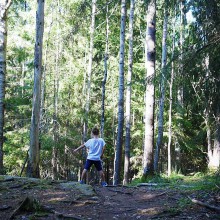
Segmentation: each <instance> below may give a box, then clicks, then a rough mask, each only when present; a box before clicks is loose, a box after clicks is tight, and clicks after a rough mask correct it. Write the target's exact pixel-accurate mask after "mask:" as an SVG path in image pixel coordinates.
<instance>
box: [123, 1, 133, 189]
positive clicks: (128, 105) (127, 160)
mask: <svg viewBox="0 0 220 220" xmlns="http://www.w3.org/2000/svg"><path fill="white" fill-rule="evenodd" d="M134 9H135V0H131V3H130V17H129V54H128V76H127V92H126V102H125V106H126V113H125V120H126V125H125V126H126V135H125V161H124V181H123V184H124V185H127V184H128V182H129V168H130V139H131V135H130V131H131V79H132V68H133V26H134Z"/></svg>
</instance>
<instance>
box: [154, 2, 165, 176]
mask: <svg viewBox="0 0 220 220" xmlns="http://www.w3.org/2000/svg"><path fill="white" fill-rule="evenodd" d="M165 4H166V3H165ZM167 22H168V15H167V7H166V5H165V10H164V23H163V39H162V61H161V63H162V66H161V79H160V89H161V91H160V100H159V115H158V137H157V142H156V150H155V155H154V171H155V172H158V162H159V156H160V149H161V145H162V141H163V113H164V99H165V80H166V71H167V70H166V65H167V45H166V39H167Z"/></svg>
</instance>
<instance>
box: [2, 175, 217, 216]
mask: <svg viewBox="0 0 220 220" xmlns="http://www.w3.org/2000/svg"><path fill="white" fill-rule="evenodd" d="M219 195H220V193H218V195H216V193H215V194H212V193H211V192H210V193H208V194H207V193H206V194H204V195H203V198H204V199H205V201H206V202H212V203H214V201H212V200H213V198H215V197H216V196H219ZM188 196H190V197H194V198H196V197H199V196H200V199H201V193H200V192H196V193H195V192H190V191H187V192H186V191H181V190H176V189H168V188H163V189H158V188H155V186H142V187H101V186H97V185H95V186H93V187H92V186H88V185H80V184H78V183H73V182H60V181H49V182H48V181H47V182H45V181H39V180H37V181H35V180H33V179H32V180H27V178H26V179H14V178H11V180H0V219H2V220H7V219H10V217H11V216H12V214H13V213H14V216H13V218H12V217H11V219H22V220H26V219H39V220H43V219H45V220H49V219H78V220H80V219H88V220H89V219H90V220H91V219H94V220H97V219H101V220H103V219H104V220H105V219H107V220H108V219H120V220H121V219H198V220H205V219H212V220H213V219H220V214H219V213H217V212H216V211H212V210H210V209H207V208H205V207H202V206H198V205H196V204H193V203H191V202H190V200H189V198H188ZM25 198H32V199H34V201H35V204H34V205H33V204H32V208H27V207H22V208H21V207H20V206H21V202H22V201H24V200H25ZM204 199H203V201H204ZM214 205H215V206H218V207H220V203H219V202H218V201H215V204H214Z"/></svg>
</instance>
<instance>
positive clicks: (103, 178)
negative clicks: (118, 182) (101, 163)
mask: <svg viewBox="0 0 220 220" xmlns="http://www.w3.org/2000/svg"><path fill="white" fill-rule="evenodd" d="M98 173H99V176H100V178H101V180H102V182H105V174H104V172H103V170H100V171H98Z"/></svg>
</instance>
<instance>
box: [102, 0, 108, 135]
mask: <svg viewBox="0 0 220 220" xmlns="http://www.w3.org/2000/svg"><path fill="white" fill-rule="evenodd" d="M108 33H109V24H108V2H106V38H105V57H104V78H103V81H102V116H101V129H100V130H101V137H102V138H104V124H105V85H106V80H107V76H108Z"/></svg>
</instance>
